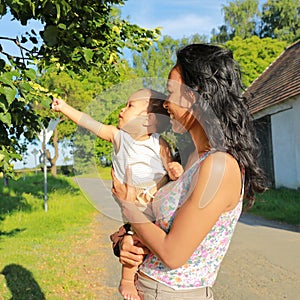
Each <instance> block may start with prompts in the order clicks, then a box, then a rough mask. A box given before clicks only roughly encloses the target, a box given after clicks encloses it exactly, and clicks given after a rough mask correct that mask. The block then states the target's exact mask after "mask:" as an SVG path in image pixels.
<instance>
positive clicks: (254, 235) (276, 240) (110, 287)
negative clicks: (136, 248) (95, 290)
mask: <svg viewBox="0 0 300 300" xmlns="http://www.w3.org/2000/svg"><path fill="white" fill-rule="evenodd" d="M77 182H78V184H79V186H80V187H81V188H82V190H84V191H85V192H86V193H87V194H88V196H89V197H90V198H91V199H94V200H93V202H94V203H95V204H94V205H95V206H96V207H97V208H98V209H99V210H100V211H103V209H104V211H105V214H103V213H99V216H98V217H97V221H98V222H99V223H98V224H99V227H98V226H97V227H98V229H99V230H100V231H101V232H100V234H99V238H100V240H101V244H102V245H106V244H108V246H103V247H102V248H101V249H100V251H103V252H105V255H102V257H104V258H105V259H104V261H103V265H107V264H109V265H110V267H109V268H107V271H106V272H105V274H104V275H103V278H99V281H100V282H101V284H103V289H102V295H101V297H100V298H99V299H101V300H103V299H104V300H105V299H107V300H108V299H109V300H112V299H116V300H119V299H122V298H121V297H120V296H119V295H118V293H117V292H116V290H117V285H118V281H119V278H120V265H119V263H118V261H117V259H116V258H115V257H114V256H113V254H112V251H111V248H110V244H109V239H108V236H109V234H110V233H111V232H112V231H114V230H115V229H116V228H118V226H119V224H121V222H119V221H116V220H115V218H116V215H113V217H112V211H113V210H114V209H115V207H114V206H113V205H112V206H110V205H108V206H107V207H104V206H106V205H105V203H106V204H107V203H109V201H110V202H111V203H112V202H113V201H114V200H113V199H112V197H111V194H110V182H109V181H101V180H99V179H85V178H82V179H77ZM108 216H109V217H108ZM214 294H215V299H216V300H273V299H274V300H279V299H289V300H300V229H299V228H296V227H293V226H284V225H282V224H279V223H276V222H270V221H266V220H264V219H262V218H258V217H253V216H251V215H243V216H242V217H241V219H240V221H239V223H238V225H237V228H236V232H235V235H234V237H233V240H232V243H231V245H230V248H229V251H228V253H227V256H226V257H225V259H224V262H223V264H222V266H221V269H220V272H219V276H218V279H217V282H216V285H215V287H214Z"/></svg>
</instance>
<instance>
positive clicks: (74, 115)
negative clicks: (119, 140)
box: [52, 98, 118, 142]
mask: <svg viewBox="0 0 300 300" xmlns="http://www.w3.org/2000/svg"><path fill="white" fill-rule="evenodd" d="M52 109H53V110H54V111H57V112H61V113H63V114H64V115H65V116H66V117H68V118H69V119H70V120H71V121H73V122H74V123H76V124H77V125H79V126H81V127H84V128H86V129H88V130H89V131H91V132H92V133H94V134H95V135H97V136H98V137H99V138H101V139H104V140H107V141H109V142H113V139H114V136H115V134H116V133H117V132H118V129H117V127H116V126H112V125H104V124H102V123H100V122H98V121H96V120H94V119H93V118H92V117H90V116H89V115H87V114H85V113H83V112H81V111H79V110H77V109H75V108H74V107H72V106H71V105H69V104H67V103H66V102H65V101H64V100H61V99H57V98H53V100H52Z"/></svg>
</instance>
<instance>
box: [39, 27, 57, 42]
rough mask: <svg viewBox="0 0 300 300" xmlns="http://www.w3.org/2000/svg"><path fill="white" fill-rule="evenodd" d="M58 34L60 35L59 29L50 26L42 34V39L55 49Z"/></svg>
mask: <svg viewBox="0 0 300 300" xmlns="http://www.w3.org/2000/svg"><path fill="white" fill-rule="evenodd" d="M57 34H58V29H57V27H56V26H54V25H49V26H47V27H46V29H45V31H44V32H43V34H42V37H43V39H44V41H45V43H46V44H47V45H48V46H49V47H53V46H55V45H56V44H57Z"/></svg>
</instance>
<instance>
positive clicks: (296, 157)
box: [255, 95, 300, 189]
mask: <svg viewBox="0 0 300 300" xmlns="http://www.w3.org/2000/svg"><path fill="white" fill-rule="evenodd" d="M265 115H271V128H272V146H273V162H274V176H275V186H276V188H279V187H287V188H292V189H297V188H300V95H299V96H298V97H296V98H293V99H290V100H288V101H286V102H284V103H281V104H279V105H276V106H273V107H270V108H268V109H266V110H263V111H260V112H259V113H257V114H256V115H255V118H260V117H262V116H265Z"/></svg>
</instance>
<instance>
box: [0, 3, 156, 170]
mask: <svg viewBox="0 0 300 300" xmlns="http://www.w3.org/2000/svg"><path fill="white" fill-rule="evenodd" d="M115 5H124V1H123V0H110V1H93V0H75V1H73V0H24V1H14V0H11V1H2V2H1V3H0V16H3V15H5V14H6V13H7V12H8V11H10V12H11V14H12V15H13V17H14V19H15V20H17V21H19V22H20V23H21V24H22V25H23V26H26V25H27V23H28V21H29V20H37V21H39V22H41V24H42V25H43V30H41V31H40V32H39V33H37V32H35V31H34V30H31V31H27V32H26V34H24V35H23V36H21V37H6V36H0V43H1V40H9V41H11V42H13V43H15V44H16V45H17V46H18V47H19V50H20V55H19V56H12V55H11V54H10V53H6V52H4V51H3V48H2V47H1V44H0V53H1V54H2V55H1V58H0V82H1V87H0V139H1V142H2V143H1V146H0V172H3V173H5V174H8V175H9V174H11V172H12V164H11V162H12V161H13V160H15V159H20V155H19V153H20V149H21V148H22V145H21V143H20V140H21V139H20V137H22V134H23V135H24V136H25V138H28V139H29V140H32V139H33V138H34V137H35V136H36V134H37V133H38V132H39V131H40V129H41V126H47V120H49V118H45V116H46V115H47V111H48V108H49V104H50V98H49V96H50V94H51V93H49V90H48V89H47V88H45V87H44V86H42V82H41V80H40V76H41V74H42V73H44V72H45V71H46V70H47V69H49V68H50V70H51V72H58V73H59V72H62V71H63V72H66V73H67V74H68V75H69V76H71V77H72V76H74V74H80V75H82V73H84V72H85V71H89V70H91V68H94V70H97V72H98V76H99V78H101V83H102V86H103V87H104V88H105V87H106V86H107V84H108V83H109V82H113V81H116V80H117V79H116V78H117V77H118V70H119V68H118V63H119V62H120V56H121V54H122V49H123V48H125V47H127V48H129V49H133V50H138V51H141V50H145V49H147V48H148V47H149V46H150V45H151V44H152V42H153V40H155V39H157V38H158V36H159V29H153V30H147V29H144V28H141V27H139V26H137V25H134V24H130V22H129V21H127V20H123V19H121V18H120V17H119V14H118V12H117V10H116V9H115ZM0 24H1V20H0ZM27 41H31V43H32V47H31V48H30V49H28V48H26V47H25V43H26V42H27ZM51 92H52V93H54V92H56V91H51ZM41 105H42V106H44V107H45V109H47V110H46V111H44V112H43V110H42V109H39V110H35V108H36V107H41ZM42 117H43V118H42ZM42 120H43V122H42Z"/></svg>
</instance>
